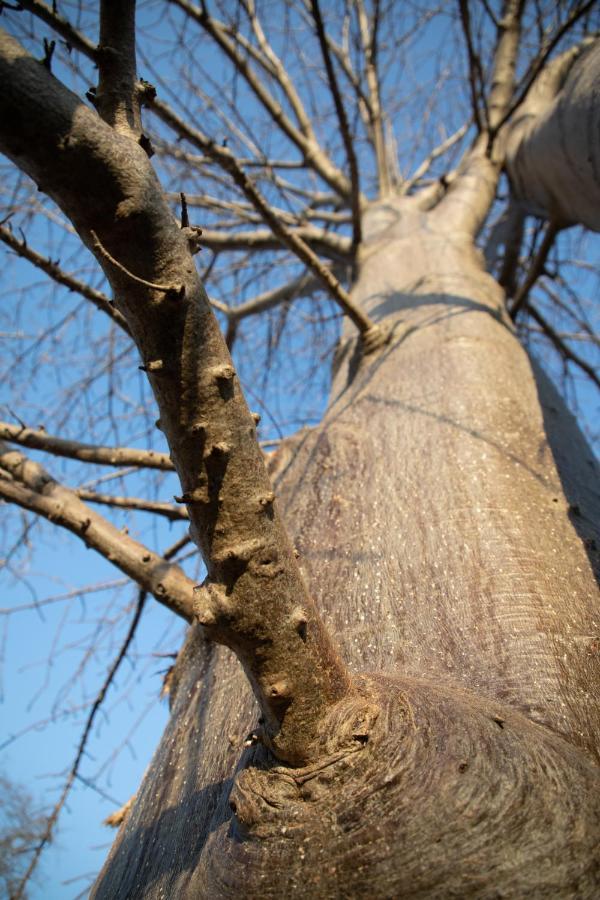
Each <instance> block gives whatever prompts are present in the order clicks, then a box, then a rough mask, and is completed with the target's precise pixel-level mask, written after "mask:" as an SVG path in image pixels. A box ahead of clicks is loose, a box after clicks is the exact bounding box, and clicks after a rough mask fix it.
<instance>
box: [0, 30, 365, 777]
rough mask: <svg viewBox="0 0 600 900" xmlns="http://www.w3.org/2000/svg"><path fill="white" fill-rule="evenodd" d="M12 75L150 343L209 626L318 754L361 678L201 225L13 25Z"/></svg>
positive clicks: (30, 131) (6, 92)
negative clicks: (209, 286) (202, 246)
mask: <svg viewBox="0 0 600 900" xmlns="http://www.w3.org/2000/svg"><path fill="white" fill-rule="evenodd" d="M0 78H1V79H2V83H3V85H4V89H3V91H2V92H1V93H0V149H2V150H3V152H5V153H6V154H7V155H8V156H9V157H10V158H11V159H12V160H13V161H14V162H15V163H16V164H17V165H18V166H19V167H20V168H21V169H22V170H23V171H25V172H27V173H28V174H29V175H30V176H31V177H32V178H34V179H35V180H36V181H37V182H38V184H41V185H42V186H43V188H44V189H45V191H46V193H48V194H49V195H50V196H51V197H52V198H53V199H54V200H55V201H56V202H57V203H58V204H59V206H60V207H61V209H62V210H63V211H64V212H65V214H66V215H67V216H68V217H69V218H70V219H71V221H72V222H73V224H74V226H75V228H76V230H77V231H78V233H79V234H80V236H81V237H82V239H83V240H84V241H85V242H86V243H87V245H88V246H89V247H90V249H91V250H92V252H94V253H95V255H96V257H97V259H98V261H99V262H100V264H101V266H102V267H103V269H104V271H105V273H106V275H107V278H108V279H109V281H110V283H111V286H112V288H113V292H114V296H115V298H116V302H117V305H118V308H119V310H120V311H121V312H122V313H123V315H124V316H125V318H126V319H127V322H128V324H129V328H130V330H131V333H132V335H133V337H134V340H135V342H136V344H137V346H138V348H139V350H140V353H141V356H142V359H143V361H144V367H145V369H146V371H147V373H148V377H149V379H150V382H151V384H152V388H153V391H154V394H155V397H156V400H157V402H158V406H159V410H160V420H161V427H162V429H163V431H164V433H165V436H166V438H167V440H168V443H169V447H170V451H171V455H172V458H173V462H174V464H175V467H176V469H177V472H178V475H179V478H180V481H181V485H182V489H183V494H182V500H183V501H184V502H185V503H186V505H187V508H188V512H189V516H190V520H191V526H192V531H193V533H194V534H195V536H196V538H197V541H198V544H199V546H200V548H201V550H202V552H203V555H204V558H205V561H206V565H207V569H208V573H209V580H208V583H207V584H206V585H205V586H204V587H203V588H202V589H201V590H200V591H199V592H198V595H197V605H196V609H197V614H198V617H199V620H200V621H201V623H202V624H203V626H204V628H205V630H206V632H207V634H208V635H209V636H210V637H212V638H214V639H216V640H219V641H221V642H222V643H225V644H228V645H229V646H231V647H232V648H233V650H234V651H235V653H236V654H237V656H238V657H239V659H240V660H241V662H242V664H243V666H244V669H245V671H246V673H247V675H248V677H249V680H250V682H251V684H252V687H253V689H254V691H255V694H256V697H257V700H258V702H259V704H260V707H261V709H262V713H263V717H264V739H265V741H266V742H267V743H268V744H269V745H270V746H271V747H273V749H274V751H275V752H276V754H277V755H278V756H279V757H280V758H282V759H285V760H288V761H289V762H294V763H301V762H304V761H309V760H311V759H313V758H315V756H316V755H318V754H319V752H320V750H319V747H318V738H319V733H320V731H319V730H320V728H322V727H323V725H322V723H323V717H324V716H325V715H326V713H327V712H328V711H329V710H330V709H331V707H332V705H334V704H336V703H337V702H338V701H340V700H342V699H343V698H344V697H346V696H347V695H348V694H349V692H351V691H352V687H351V682H350V679H349V675H348V674H347V671H346V669H345V667H344V666H343V664H342V663H341V661H340V660H339V657H338V656H337V653H336V651H335V650H334V647H333V645H332V642H331V640H330V638H329V637H328V635H327V633H326V631H325V629H324V627H323V625H322V623H321V620H320V618H319V616H318V613H317V610H316V607H315V605H314V602H313V600H312V599H311V597H310V596H309V594H308V591H307V588H306V586H305V584H304V581H303V579H302V576H301V574H300V570H299V568H298V563H297V561H296V558H295V555H294V551H293V548H292V546H291V544H290V541H289V539H288V537H287V535H286V532H285V529H284V526H283V523H282V521H281V519H280V516H279V513H278V510H277V505H276V504H275V503H274V498H273V495H272V489H271V484H270V481H269V477H268V475H267V472H266V470H265V467H264V462H263V459H262V453H261V450H260V448H259V446H258V443H257V441H256V437H255V422H254V419H253V418H252V415H251V413H250V411H249V410H248V407H247V406H246V403H245V400H244V398H243V395H242V392H241V389H240V387H239V384H238V381H237V379H236V375H235V371H234V369H233V367H232V365H231V359H230V356H229V353H228V351H227V348H226V346H225V343H224V340H223V337H222V335H221V332H220V329H219V325H218V323H217V321H216V319H215V316H214V314H213V313H212V311H211V309H210V305H209V303H208V299H207V297H206V294H205V292H204V289H203V287H202V285H201V283H200V281H199V279H198V275H197V273H196V269H195V267H194V262H193V256H192V255H191V250H190V245H189V241H190V235H189V233H188V229H182V228H180V227H179V223H178V222H177V221H176V220H175V218H174V216H173V214H172V213H171V211H170V209H169V205H168V202H167V200H166V198H165V196H164V194H163V192H162V190H161V187H160V185H159V183H158V180H157V178H156V176H155V174H154V172H153V170H152V167H151V165H150V162H149V160H148V157H147V156H146V154H145V153H144V151H143V150H142V149H141V147H140V146H139V145H138V144H137V142H135V141H134V140H131V139H129V138H128V137H126V136H125V135H122V134H120V133H118V132H116V131H114V130H113V129H111V128H110V127H109V126H108V125H106V124H105V123H104V122H102V120H101V119H100V118H99V117H98V116H97V115H96V113H95V112H94V111H92V110H90V109H89V108H87V107H86V106H85V105H83V104H82V103H81V101H80V100H79V98H78V97H76V96H75V95H74V94H72V93H71V92H70V91H68V90H67V89H66V88H65V87H64V86H63V85H61V84H60V83H59V82H58V81H57V80H56V79H54V78H53V77H52V76H51V75H50V74H49V72H48V71H47V69H46V68H45V67H44V66H43V65H41V64H40V63H38V62H36V61H35V60H33V59H31V57H29V56H28V55H27V54H26V53H25V51H24V50H23V48H22V47H21V46H20V45H19V44H18V43H17V42H16V41H14V40H13V39H12V38H10V37H9V36H8V35H5V34H3V33H1V32H0ZM9 123H10V124H9ZM12 487H13V488H14V487H15V485H12ZM77 502H78V503H81V501H80V500H77ZM55 512H56V510H55ZM91 515H95V514H94V513H91ZM79 527H81V525H80V526H79ZM121 539H122V540H123V536H121ZM257 647H260V648H261V651H260V653H258V652H257Z"/></svg>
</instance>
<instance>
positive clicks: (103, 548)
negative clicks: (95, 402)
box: [0, 443, 193, 621]
mask: <svg viewBox="0 0 600 900" xmlns="http://www.w3.org/2000/svg"><path fill="white" fill-rule="evenodd" d="M0 470H2V471H3V472H4V473H6V474H7V475H8V476H10V477H4V478H0V497H2V498H3V499H4V500H7V501H8V502H10V503H16V504H17V505H18V506H21V507H22V508H23V509H28V510H30V511H31V512H35V513H37V514H38V515H40V516H43V517H44V518H45V519H48V521H50V522H53V523H54V524H55V525H60V526H61V527H62V528H66V529H67V530H68V531H70V532H72V533H73V534H75V535H76V536H77V537H79V538H80V539H81V540H82V541H83V542H84V543H85V545H86V546H88V547H91V548H93V549H94V550H96V551H97V552H98V553H100V554H101V555H102V556H104V558H105V559H107V560H108V561H109V562H111V563H113V565H115V566H116V567H117V568H119V569H121V571H122V572H124V573H125V574H126V575H128V576H129V577H130V578H132V579H133V580H134V581H135V582H136V583H137V584H139V585H140V587H142V588H143V589H144V590H147V591H149V592H150V593H152V594H153V595H154V596H155V597H156V599H157V600H158V601H159V602H160V603H162V604H163V605H164V606H167V607H168V608H169V609H171V610H172V611H173V612H176V613H177V614H178V615H179V616H182V617H183V618H184V619H186V621H191V619H192V611H193V597H192V587H193V582H190V580H189V579H188V578H187V576H186V575H184V573H183V572H182V570H181V569H180V568H179V567H178V566H175V565H173V564H170V563H165V561H164V559H163V558H162V557H160V556H158V555H157V554H156V553H152V552H151V551H149V550H148V548H147V547H145V546H144V545H143V544H140V543H139V542H138V541H134V540H133V538H131V537H129V535H127V534H124V533H123V532H122V531H119V529H118V528H115V526H114V525H112V524H111V523H110V522H109V521H108V520H107V519H105V518H103V516H101V515H100V514H99V513H97V512H94V510H92V509H90V507H89V506H87V505H86V504H85V503H84V502H83V501H82V500H80V498H79V497H78V496H77V494H76V493H75V492H74V491H71V490H69V489H68V488H65V487H63V486H62V485H60V484H59V483H58V482H57V481H56V480H55V479H54V478H52V476H51V475H49V474H48V472H46V471H45V469H43V468H42V466H41V465H39V463H35V462H32V461H31V460H29V459H28V458H27V457H26V456H24V455H23V454H22V453H19V452H18V451H17V450H12V449H10V448H8V447H7V446H6V445H3V444H1V443H0Z"/></svg>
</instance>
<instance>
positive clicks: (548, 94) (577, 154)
mask: <svg viewBox="0 0 600 900" xmlns="http://www.w3.org/2000/svg"><path fill="white" fill-rule="evenodd" d="M574 60H575V61H574ZM599 89H600V41H596V42H595V43H593V44H592V45H591V46H588V47H586V48H585V49H584V50H583V52H582V53H581V54H578V53H577V51H576V50H573V51H570V52H569V53H567V54H565V55H564V56H563V57H562V58H561V59H560V60H558V61H557V62H555V63H554V64H551V65H550V66H549V68H548V72H543V73H542V76H541V77H540V78H539V80H538V83H537V84H536V85H534V88H533V89H532V91H531V94H530V96H529V97H528V98H527V99H526V100H525V103H524V104H523V107H522V109H521V110H519V112H518V114H517V115H516V116H515V118H514V120H513V121H512V122H511V123H510V125H509V126H508V128H507V133H506V135H505V138H506V142H507V145H506V149H507V168H508V172H509V175H510V179H511V182H512V186H513V190H514V192H515V194H516V196H517V197H518V198H519V199H520V200H521V201H522V202H523V203H525V204H526V205H527V208H528V210H529V211H530V212H531V213H533V214H534V215H539V216H542V217H544V218H553V219H556V220H558V221H559V222H561V223H562V224H565V225H573V224H576V223H579V224H582V225H585V226H586V228H590V229H591V230H592V231H600V141H599V140H598V133H599V128H600V103H599V102H598V92H599Z"/></svg>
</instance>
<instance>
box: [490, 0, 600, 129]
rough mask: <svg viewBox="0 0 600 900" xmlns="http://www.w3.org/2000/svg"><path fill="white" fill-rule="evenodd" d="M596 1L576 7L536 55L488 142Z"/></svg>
mask: <svg viewBox="0 0 600 900" xmlns="http://www.w3.org/2000/svg"><path fill="white" fill-rule="evenodd" d="M595 3H596V0H587V3H583V4H581V6H576V7H575V8H574V9H573V10H572V11H571V13H570V14H569V16H567V18H566V19H565V21H564V22H563V24H562V25H561V26H560V28H558V29H557V30H556V31H555V33H554V35H553V36H552V38H551V39H550V41H548V43H547V44H546V46H545V47H544V49H543V50H542V51H541V52H540V53H539V54H538V56H537V57H536V59H534V60H533V62H532V63H531V64H530V66H529V68H528V70H527V73H526V74H525V76H524V79H523V81H524V83H523V84H522V86H521V88H520V90H519V91H518V93H517V95H516V97H515V98H514V100H513V101H512V103H511V104H510V106H508V107H507V108H505V109H504V110H503V112H502V115H501V116H500V117H499V118H498V120H497V121H496V122H493V123H492V127H493V131H492V133H491V135H490V140H493V138H494V137H495V135H496V134H497V133H498V131H499V130H500V129H501V128H502V126H503V125H504V124H505V123H506V122H507V121H508V120H509V119H510V117H511V116H512V114H513V113H514V112H515V110H517V109H518V108H519V106H521V104H522V103H523V102H524V100H525V98H526V97H527V95H528V93H529V91H530V90H531V88H532V86H533V84H534V82H535V80H536V78H537V77H538V75H539V74H540V72H541V71H542V69H543V68H544V66H545V65H546V62H547V61H548V58H549V56H550V54H551V53H552V51H553V50H554V48H555V47H556V45H557V44H558V43H559V41H561V40H562V38H563V37H564V36H565V34H567V32H568V31H569V30H570V29H571V28H572V27H573V25H575V23H576V22H577V21H578V19H580V18H582V16H584V15H585V14H586V13H587V12H589V10H591V9H592V7H593V6H594V5H595Z"/></svg>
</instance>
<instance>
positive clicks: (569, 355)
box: [525, 303, 600, 389]
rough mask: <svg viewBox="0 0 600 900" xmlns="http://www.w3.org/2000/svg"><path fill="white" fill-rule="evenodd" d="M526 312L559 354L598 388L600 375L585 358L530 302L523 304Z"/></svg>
mask: <svg viewBox="0 0 600 900" xmlns="http://www.w3.org/2000/svg"><path fill="white" fill-rule="evenodd" d="M525 308H526V310H527V313H528V314H529V315H530V316H531V317H532V318H533V319H535V321H536V322H537V323H538V325H539V326H540V327H541V329H542V331H543V332H544V334H545V335H546V337H547V338H549V340H550V341H551V342H552V343H553V344H554V346H555V347H556V349H557V350H558V352H559V353H560V355H561V356H562V357H563V358H564V359H566V360H569V361H570V362H572V363H574V364H575V365H576V366H578V367H579V368H580V369H581V371H582V372H584V373H585V374H586V375H587V376H588V378H589V379H590V380H591V381H593V383H594V384H595V385H596V387H597V388H599V389H600V377H598V373H597V372H596V370H595V369H594V368H593V366H590V364H589V363H588V362H586V361H585V359H582V358H581V357H580V356H579V355H578V354H577V353H575V351H574V350H571V348H570V347H569V345H568V344H567V343H565V341H564V340H563V339H562V338H561V337H560V336H559V335H558V334H557V332H556V331H555V330H554V328H553V327H552V326H551V325H550V323H549V322H548V321H547V320H546V318H545V317H544V316H543V315H542V314H541V313H540V312H539V311H538V310H537V309H536V308H535V307H534V306H531V304H530V303H527V304H526V306H525Z"/></svg>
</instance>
